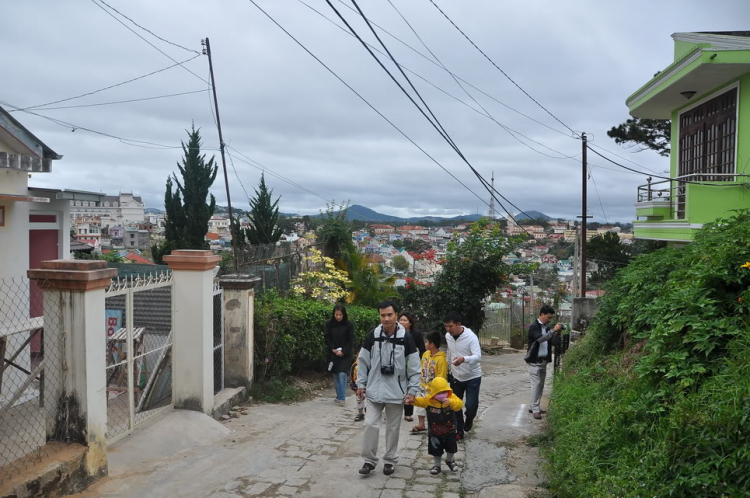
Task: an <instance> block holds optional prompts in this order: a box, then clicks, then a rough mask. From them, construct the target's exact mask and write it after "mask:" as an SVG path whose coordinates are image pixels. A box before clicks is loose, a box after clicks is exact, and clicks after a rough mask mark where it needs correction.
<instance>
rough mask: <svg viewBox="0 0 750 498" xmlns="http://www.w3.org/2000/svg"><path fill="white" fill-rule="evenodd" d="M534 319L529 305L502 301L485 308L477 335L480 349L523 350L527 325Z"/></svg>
mask: <svg viewBox="0 0 750 498" xmlns="http://www.w3.org/2000/svg"><path fill="white" fill-rule="evenodd" d="M533 319H534V315H533V310H532V309H531V308H530V305H529V303H526V302H522V301H521V300H519V299H504V300H501V301H500V302H496V303H490V304H489V305H487V306H486V307H485V311H484V324H483V325H482V328H481V330H480V331H479V333H478V334H477V336H478V337H479V342H480V344H481V345H482V347H511V348H516V349H523V348H524V345H525V344H526V342H527V337H526V335H527V331H528V326H529V323H531V322H532V321H533Z"/></svg>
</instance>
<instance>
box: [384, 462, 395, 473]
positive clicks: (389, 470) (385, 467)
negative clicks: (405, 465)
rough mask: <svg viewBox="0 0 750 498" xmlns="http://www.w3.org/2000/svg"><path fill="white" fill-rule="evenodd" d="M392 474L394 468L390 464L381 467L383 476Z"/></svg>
mask: <svg viewBox="0 0 750 498" xmlns="http://www.w3.org/2000/svg"><path fill="white" fill-rule="evenodd" d="M394 472H396V467H394V466H393V465H391V464H390V463H386V464H385V465H383V474H385V475H387V476H389V475H391V474H393V473H394Z"/></svg>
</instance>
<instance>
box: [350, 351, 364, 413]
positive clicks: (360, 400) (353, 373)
mask: <svg viewBox="0 0 750 498" xmlns="http://www.w3.org/2000/svg"><path fill="white" fill-rule="evenodd" d="M358 357H359V352H357V354H355V355H354V358H355V359H354V363H353V364H352V368H351V369H350V370H349V387H350V388H351V390H352V391H354V394H355V396H356V398H357V415H356V416H355V417H354V421H355V422H361V421H363V420H364V419H365V395H364V394H361V395H360V394H357V372H358V371H359V364H358V361H357V358H358Z"/></svg>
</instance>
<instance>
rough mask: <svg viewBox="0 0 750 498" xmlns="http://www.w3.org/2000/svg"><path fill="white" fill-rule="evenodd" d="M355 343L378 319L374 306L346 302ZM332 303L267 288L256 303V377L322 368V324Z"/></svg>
mask: <svg viewBox="0 0 750 498" xmlns="http://www.w3.org/2000/svg"><path fill="white" fill-rule="evenodd" d="M346 310H347V314H348V315H349V319H350V320H351V321H352V322H353V323H354V335H355V345H357V346H358V345H360V344H361V343H362V340H363V339H364V337H365V335H366V334H367V333H368V332H370V331H371V330H372V329H374V328H375V327H376V326H377V325H378V324H379V323H380V320H379V317H378V312H377V310H375V309H374V308H367V307H363V306H355V305H347V306H346ZM332 311H333V305H331V304H328V303H324V302H321V301H316V300H310V299H304V298H299V297H280V296H279V295H278V294H276V293H274V292H266V293H265V294H264V295H263V296H262V297H261V298H259V299H258V300H257V301H256V303H255V366H256V375H257V376H258V377H259V378H263V377H275V376H281V375H286V374H289V373H297V372H300V371H302V370H306V369H315V370H322V369H324V367H325V361H326V358H327V353H326V348H325V341H324V333H323V326H324V324H325V322H326V321H327V320H328V319H329V318H330V317H331V313H332Z"/></svg>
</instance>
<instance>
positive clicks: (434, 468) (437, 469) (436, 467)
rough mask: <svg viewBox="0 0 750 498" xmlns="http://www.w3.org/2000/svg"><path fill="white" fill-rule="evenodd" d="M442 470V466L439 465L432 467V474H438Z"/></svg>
mask: <svg viewBox="0 0 750 498" xmlns="http://www.w3.org/2000/svg"><path fill="white" fill-rule="evenodd" d="M440 472H442V470H440V467H438V466H437V465H435V466H434V467H432V468H431V469H430V474H432V475H434V476H436V475H438V474H439V473H440Z"/></svg>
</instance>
